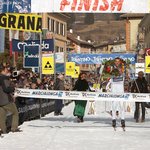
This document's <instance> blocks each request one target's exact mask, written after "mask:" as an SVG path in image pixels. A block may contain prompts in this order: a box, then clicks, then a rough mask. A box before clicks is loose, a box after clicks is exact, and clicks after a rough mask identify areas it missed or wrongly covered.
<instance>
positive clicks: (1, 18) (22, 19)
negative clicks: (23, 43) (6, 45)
mask: <svg viewBox="0 0 150 150" xmlns="http://www.w3.org/2000/svg"><path fill="white" fill-rule="evenodd" d="M0 28H3V29H12V30H21V31H31V32H41V31H42V17H41V16H40V15H35V14H19V13H18V14H17V13H2V14H0Z"/></svg>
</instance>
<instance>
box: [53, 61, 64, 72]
mask: <svg viewBox="0 0 150 150" xmlns="http://www.w3.org/2000/svg"><path fill="white" fill-rule="evenodd" d="M55 68H56V73H62V72H65V65H64V63H56V65H55Z"/></svg>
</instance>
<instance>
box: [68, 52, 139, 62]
mask: <svg viewBox="0 0 150 150" xmlns="http://www.w3.org/2000/svg"><path fill="white" fill-rule="evenodd" d="M117 57H119V58H121V59H123V60H124V61H129V62H130V63H131V64H135V63H136V55H135V54H121V53H120V54H70V55H69V56H68V60H69V61H71V62H75V63H76V64H102V63H103V62H105V61H106V60H107V61H108V60H113V59H115V58H117Z"/></svg>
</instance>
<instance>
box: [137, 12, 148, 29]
mask: <svg viewBox="0 0 150 150" xmlns="http://www.w3.org/2000/svg"><path fill="white" fill-rule="evenodd" d="M147 24H150V14H146V15H145V16H144V18H143V19H142V20H141V22H140V24H139V26H140V27H143V26H146V25H147Z"/></svg>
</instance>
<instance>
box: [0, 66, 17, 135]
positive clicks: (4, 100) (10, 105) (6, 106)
mask: <svg viewBox="0 0 150 150" xmlns="http://www.w3.org/2000/svg"><path fill="white" fill-rule="evenodd" d="M10 69H11V68H10V67H9V66H7V65H6V66H4V65H2V66H1V67H0V96H1V99H0V118H1V121H0V129H1V133H7V127H6V116H7V113H8V112H11V113H12V124H11V131H12V132H19V131H20V130H19V129H18V119H19V117H18V110H17V108H16V105H15V103H14V99H13V97H12V94H13V92H14V89H15V88H14V86H13V85H12V83H11V81H10V75H11V70H10Z"/></svg>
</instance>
